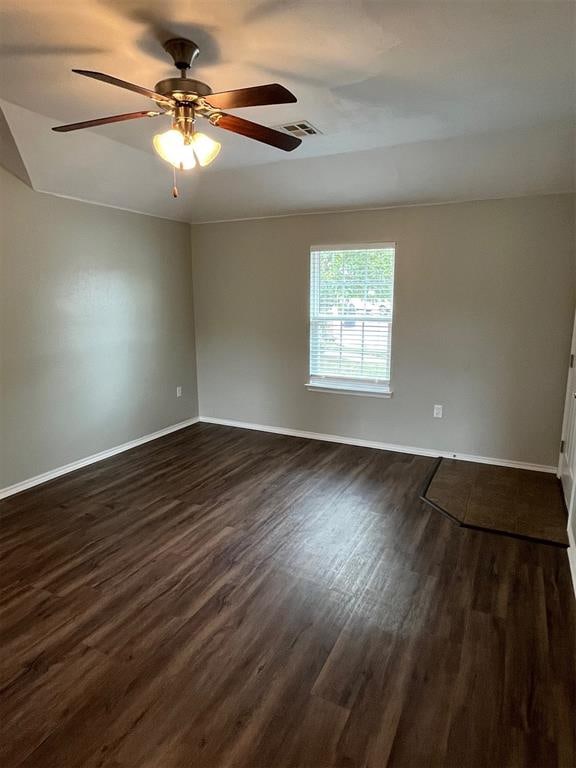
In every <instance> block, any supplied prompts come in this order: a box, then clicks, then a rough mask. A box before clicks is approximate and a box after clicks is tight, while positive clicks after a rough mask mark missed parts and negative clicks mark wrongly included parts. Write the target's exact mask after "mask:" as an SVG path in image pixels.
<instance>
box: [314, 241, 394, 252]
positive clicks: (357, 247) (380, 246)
mask: <svg viewBox="0 0 576 768" xmlns="http://www.w3.org/2000/svg"><path fill="white" fill-rule="evenodd" d="M396 245H397V243H396V241H395V240H392V241H391V242H389V243H345V244H343V243H332V244H330V243H324V244H323V245H311V246H310V253H331V252H332V251H369V250H371V249H373V250H375V251H376V250H380V251H386V250H390V251H392V250H396Z"/></svg>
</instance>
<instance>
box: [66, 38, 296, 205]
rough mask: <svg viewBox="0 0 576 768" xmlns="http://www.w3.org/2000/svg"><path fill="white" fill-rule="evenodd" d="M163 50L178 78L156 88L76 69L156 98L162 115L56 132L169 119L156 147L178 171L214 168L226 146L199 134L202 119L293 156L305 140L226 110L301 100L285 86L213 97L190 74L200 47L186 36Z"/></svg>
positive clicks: (109, 119)
mask: <svg viewBox="0 0 576 768" xmlns="http://www.w3.org/2000/svg"><path fill="white" fill-rule="evenodd" d="M164 50H165V51H166V52H167V53H169V54H170V56H171V57H172V58H173V60H174V65H175V67H176V68H177V69H178V70H179V77H171V78H168V79H166V80H160V82H159V83H156V86H155V88H154V90H150V89H148V88H143V87H142V86H140V85H134V84H133V83H129V82H126V81H125V80H119V79H118V78H117V77H112V76H111V75H106V74H104V73H103V72H92V71H89V70H86V69H73V70H72V71H73V72H76V73H77V74H79V75H84V76H85V77H91V78H93V79H94V80H101V81H102V82H104V83H109V84H110V85H116V86H118V87H119V88H125V89H126V90H128V91H134V92H135V93H139V94H140V95H142V96H147V97H148V98H149V99H152V100H153V101H154V102H155V103H156V104H157V106H158V107H160V109H161V111H142V112H128V113H126V114H123V115H112V116H111V117H101V118H97V119H96V120H86V121H84V122H82V123H70V124H69V125H59V126H56V127H55V128H53V129H52V130H53V131H58V132H67V131H77V130H79V129H81V128H93V127H94V126H97V125H106V124H107V123H119V122H123V121H125V120H137V119H139V118H142V117H159V116H161V115H168V116H170V117H171V118H172V128H171V129H170V130H168V131H165V132H164V133H158V134H156V136H154V139H153V145H154V149H155V150H156V152H157V153H158V154H159V155H160V157H161V158H162V159H163V160H165V161H166V162H168V163H170V165H171V166H172V167H173V168H174V174H175V173H176V170H179V171H188V170H190V169H192V168H194V167H195V166H196V165H200V166H201V167H205V166H207V165H209V164H210V163H211V162H212V161H213V160H214V159H215V158H216V157H217V156H218V153H219V152H220V149H221V145H220V144H219V143H218V142H217V141H214V139H212V138H210V136H207V135H206V134H204V133H200V132H198V131H197V130H196V120H197V118H199V117H200V118H203V119H206V120H208V121H209V122H210V123H211V124H212V125H215V126H217V127H218V128H223V129H224V130H226V131H232V133H239V134H241V135H242V136H246V137H247V138H249V139H255V140H256V141H260V142H263V143H264V144H269V145H270V146H272V147H277V148H278V149H282V150H284V151H285V152H291V151H292V150H293V149H296V147H297V146H299V145H300V143H301V140H300V139H299V138H297V137H296V136H289V135H288V134H286V133H281V132H280V131H276V130H274V129H273V128H268V127H267V126H265V125H260V124H258V123H252V122H250V121H249V120H244V119H243V118H241V117H236V115H229V114H227V113H226V112H223V111H222V110H224V109H236V108H240V107H259V106H266V105H270V104H289V103H293V102H295V101H296V97H295V96H294V94H292V93H290V91H289V90H287V89H286V88H284V86H282V85H278V84H277V83H272V84H270V85H258V86H256V87H254V88H240V89H238V90H235V91H220V92H219V93H212V89H211V88H210V86H208V85H206V83H202V82H200V81H199V80H193V79H192V78H189V77H188V76H187V70H188V69H190V67H191V65H192V62H193V61H194V59H195V58H196V56H198V54H199V52H200V51H199V48H198V46H197V45H196V43H193V42H192V40H187V39H185V38H182V37H178V38H173V39H172V40H168V41H166V42H165V43H164ZM173 194H174V197H177V196H178V190H177V188H176V183H174V189H173Z"/></svg>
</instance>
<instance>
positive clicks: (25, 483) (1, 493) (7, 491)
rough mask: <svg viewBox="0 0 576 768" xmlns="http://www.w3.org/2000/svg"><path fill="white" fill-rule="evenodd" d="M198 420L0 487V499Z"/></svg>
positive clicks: (165, 428) (195, 418) (165, 429)
mask: <svg viewBox="0 0 576 768" xmlns="http://www.w3.org/2000/svg"><path fill="white" fill-rule="evenodd" d="M198 421H199V418H198V416H195V417H194V418H192V419H186V421H180V422H179V423H178V424H172V426H170V427H164V429H159V430H158V431H157V432H152V433H151V434H149V435H143V436H142V437H137V438H136V440H130V441H129V442H127V443H122V445H117V446H115V447H114V448H108V449H107V450H106V451H100V453H94V454H92V456H86V458H85V459H78V461H73V462H71V463H70V464H66V465H65V466H63V467H58V468H57V469H51V470H50V471H49V472H43V473H42V474H41V475H36V476H35V477H30V478H28V480H22V482H20V483H16V484H15V485H9V486H8V487H7V488H0V499H5V498H7V497H8V496H13V495H14V494H15V493H20V491H25V490H27V489H28V488H33V487H34V486H35V485H41V484H42V483H47V482H48V481H49V480H54V478H56V477H60V475H67V474H68V473H69V472H74V471H75V470H77V469H81V468H82V467H87V466H88V465H89V464H96V462H98V461H102V460H103V459H108V458H110V456H115V455H116V454H117V453H123V452H124V451H129V450H130V448H136V446H138V445H142V444H143V443H149V442H150V441H151V440H157V439H158V438H159V437H164V435H169V434H170V432H176V431H178V430H179V429H184V427H189V426H190V425H191V424H196V423H197V422H198Z"/></svg>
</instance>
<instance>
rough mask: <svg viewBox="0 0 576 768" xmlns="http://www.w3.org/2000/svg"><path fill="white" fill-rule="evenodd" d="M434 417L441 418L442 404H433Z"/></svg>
mask: <svg viewBox="0 0 576 768" xmlns="http://www.w3.org/2000/svg"><path fill="white" fill-rule="evenodd" d="M434 418H435V419H441V418H442V406H441V405H435V406H434Z"/></svg>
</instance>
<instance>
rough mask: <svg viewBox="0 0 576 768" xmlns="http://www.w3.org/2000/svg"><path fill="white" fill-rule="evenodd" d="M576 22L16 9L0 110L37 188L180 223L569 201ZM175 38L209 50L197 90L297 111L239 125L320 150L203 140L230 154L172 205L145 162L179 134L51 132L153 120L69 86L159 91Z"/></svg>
mask: <svg viewBox="0 0 576 768" xmlns="http://www.w3.org/2000/svg"><path fill="white" fill-rule="evenodd" d="M575 9H576V4H575V3H573V2H556V0H518V1H517V2H515V1H514V0H492V1H489V0H442V1H439V2H436V1H435V0H429V1H428V2H400V1H397V2H386V1H385V0H259V1H256V0H211V1H210V2H206V0H199V1H195V2H191V0H178V2H173V0H162V2H159V1H157V0H124V2H122V1H119V0H82V2H78V0H53V2H51V3H48V2H40V1H39V0H3V3H2V8H1V12H0V99H1V100H2V108H3V111H4V113H5V116H6V120H7V122H8V125H9V126H10V130H11V133H12V136H13V137H14V140H15V143H16V145H17V147H18V150H19V152H20V155H21V157H22V160H23V162H24V165H25V166H26V170H27V172H28V174H29V176H30V179H31V182H32V184H33V186H34V187H35V188H37V189H40V190H43V191H48V192H52V193H56V194H63V195H68V196H71V197H77V198H80V199H85V200H90V201H94V202H99V203H104V204H109V205H116V206H120V207H125V208H129V209H132V210H140V211H142V212H145V213H153V214H156V215H161V216H168V217H170V218H177V219H185V220H193V221H200V220H217V219H223V218H236V217H243V216H264V215H274V214H280V213H288V212H294V211H305V210H325V209H334V208H342V207H345V208H355V207H372V206H374V207H376V206H380V205H391V204H398V203H410V202H432V201H434V202H437V201H442V200H458V199H472V198H477V197H497V196H502V195H516V194H531V193H533V192H554V191H567V190H569V189H573V188H574V186H573V184H574V182H573V163H571V162H570V159H571V157H572V155H573V149H574V135H573V126H574V122H573V121H574V109H575V104H576V98H575V80H576V78H575V27H574V23H575V22H574V20H575ZM173 35H185V36H188V37H191V38H192V39H194V40H195V41H196V42H197V43H198V44H199V45H200V47H201V54H200V57H199V59H198V61H197V65H196V66H195V68H194V71H193V76H195V77H196V78H197V79H200V80H204V81H206V82H208V83H209V84H210V85H211V87H212V88H213V90H214V91H217V90H225V89H229V88H238V87H243V86H249V85H257V84H261V83H267V82H281V83H282V84H284V85H286V86H287V87H288V88H290V89H291V90H292V91H293V92H294V93H295V94H296V95H297V97H298V103H297V104H288V105H281V106H275V107H266V108H257V109H256V108H253V109H245V110H239V111H238V114H240V115H242V116H245V117H247V118H249V119H253V120H256V121H259V122H263V123H265V124H267V125H273V126H274V125H278V124H280V123H283V122H288V121H292V120H297V119H302V118H304V119H307V120H309V121H310V122H312V123H313V124H314V125H315V126H317V127H318V128H319V129H320V130H321V131H322V132H323V135H321V136H315V137H309V138H307V139H305V140H304V142H303V144H302V146H301V147H299V148H298V149H297V150H296V151H295V152H293V153H290V154H285V153H282V152H280V151H279V150H276V149H273V148H271V147H267V146H265V145H262V144H259V143H257V142H253V141H250V140H249V139H245V138H243V137H240V136H236V135H234V134H231V133H228V132H224V131H221V130H218V129H217V128H213V127H211V126H208V124H206V126H207V127H205V130H206V132H207V133H211V134H212V135H213V136H214V137H216V136H217V137H218V138H219V140H220V141H221V142H222V145H223V148H222V152H221V154H220V156H219V157H218V158H217V160H216V161H215V163H214V165H212V166H211V167H210V168H207V169H202V170H201V171H200V170H199V171H192V172H191V174H190V178H189V179H188V180H187V181H186V182H184V183H182V184H181V187H182V195H181V197H180V198H179V199H178V200H177V201H174V200H172V198H171V197H170V188H171V174H170V172H169V170H168V167H167V166H165V164H163V163H162V161H160V160H158V158H157V157H156V156H155V155H154V153H153V151H152V148H151V137H152V135H153V134H154V133H155V132H157V130H164V126H165V124H166V121H167V118H158V119H157V120H141V121H135V122H127V123H122V124H116V125H109V126H104V127H101V128H99V129H97V130H93V131H82V132H78V133H74V134H54V133H53V132H51V131H50V130H49V129H50V127H51V126H52V125H55V124H57V123H58V122H71V121H76V120H84V119H89V118H92V117H98V116H102V115H109V114H114V113H116V112H126V111H133V110H137V109H141V108H146V106H148V103H147V101H146V99H143V98H141V97H139V96H137V95H136V94H132V93H129V92H127V91H123V90H120V89H117V88H114V87H112V86H109V85H106V84H103V83H99V82H96V81H89V80H87V79H85V78H82V77H80V76H78V75H74V74H73V73H71V72H70V70H71V68H72V67H75V68H83V69H96V70H100V71H103V72H108V73H109V74H112V75H115V76H118V77H121V78H123V79H127V80H130V81H132V82H136V83H139V84H141V85H145V86H147V87H153V86H154V84H155V83H156V82H157V81H158V80H160V79H162V78H163V77H168V76H172V75H173V73H174V70H173V68H171V66H170V61H169V59H168V57H167V56H166V54H165V53H164V52H163V50H162V47H161V42H160V41H161V40H164V39H166V38H167V37H169V36H173ZM157 126H160V127H157ZM166 127H167V125H166Z"/></svg>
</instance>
